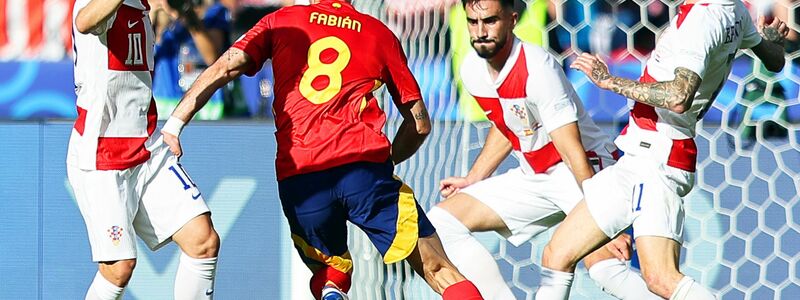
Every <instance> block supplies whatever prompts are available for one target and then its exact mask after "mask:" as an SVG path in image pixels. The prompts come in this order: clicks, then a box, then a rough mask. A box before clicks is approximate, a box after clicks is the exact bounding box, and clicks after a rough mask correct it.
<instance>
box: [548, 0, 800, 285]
mask: <svg viewBox="0 0 800 300" xmlns="http://www.w3.org/2000/svg"><path fill="white" fill-rule="evenodd" d="M759 32H760V35H759ZM787 33H788V28H787V27H786V25H785V24H783V22H781V21H780V20H778V19H775V20H774V21H772V22H771V24H769V25H766V24H765V21H764V19H763V17H762V18H759V26H758V29H756V27H755V26H754V25H753V22H752V20H751V19H750V15H749V14H748V13H747V10H746V9H745V7H744V5H743V4H742V3H741V2H740V1H738V0H701V1H696V0H689V1H686V2H685V4H683V5H681V6H680V7H679V12H678V14H677V16H676V17H674V18H673V19H672V21H671V22H670V24H669V26H668V27H667V29H665V30H664V32H663V33H662V34H661V37H660V38H659V40H658V43H657V44H656V49H655V50H654V51H653V53H652V55H651V56H650V58H649V59H648V60H647V63H646V65H645V67H644V71H643V72H642V76H641V78H639V81H638V82H636V81H633V80H629V79H625V78H620V77H614V76H611V75H610V74H609V73H608V68H607V67H606V65H605V63H604V62H603V61H602V60H601V59H600V58H599V57H597V56H593V55H590V54H582V55H581V56H580V57H579V58H578V59H577V60H576V61H575V62H574V63H573V64H572V66H571V67H573V68H576V69H578V70H581V71H582V72H584V73H586V75H587V76H589V78H590V79H591V80H592V82H594V83H595V84H596V85H597V86H599V87H600V88H603V89H607V90H611V91H614V92H615V93H618V94H620V95H623V96H625V97H627V98H628V99H630V100H633V108H632V109H631V113H630V122H629V123H628V127H627V128H626V129H623V130H622V133H621V135H620V136H619V137H618V138H617V140H616V143H617V145H618V146H619V147H620V149H622V150H623V151H625V156H623V157H622V158H621V159H620V160H619V162H618V163H616V164H615V165H613V166H611V167H608V168H606V169H605V170H603V171H600V172H599V173H598V174H597V175H595V176H594V177H592V178H591V179H589V180H587V181H586V182H584V184H583V188H584V194H585V199H584V201H581V203H580V204H578V206H577V207H575V209H574V210H573V211H572V213H571V214H570V215H568V216H567V218H566V220H565V221H564V222H563V223H562V224H561V226H559V227H558V229H557V230H556V233H555V235H554V236H553V238H552V239H551V240H550V243H549V244H548V245H547V247H545V249H544V259H543V265H544V267H543V268H542V272H543V273H545V274H557V277H556V278H557V280H553V281H550V282H548V283H547V284H546V285H545V284H543V285H542V287H540V288H539V291H538V292H537V294H536V298H537V299H539V300H549V299H567V297H568V296H569V288H570V280H571V279H572V276H573V274H572V272H573V270H574V268H575V263H577V262H578V260H580V259H581V258H582V257H583V256H584V255H586V254H587V253H590V252H591V251H592V250H593V249H595V248H597V247H599V246H600V245H602V244H603V243H605V241H608V239H609V238H610V237H614V236H616V235H617V234H618V233H619V232H620V231H622V230H623V229H625V228H627V227H628V226H630V225H631V224H633V228H634V231H633V232H634V235H635V236H634V238H635V239H636V245H637V249H638V253H639V262H640V264H641V269H642V274H643V276H644V279H645V282H647V287H648V288H649V289H650V290H651V291H653V293H655V294H657V295H659V296H661V297H663V298H669V299H677V300H682V299H692V300H694V299H714V295H713V294H712V293H711V291H709V290H708V289H706V288H705V287H703V286H701V285H699V284H697V283H696V282H694V280H692V279H691V278H690V277H688V276H685V275H683V274H681V273H680V272H679V271H678V263H679V255H680V248H681V247H680V245H681V242H682V241H683V218H684V213H683V200H682V199H681V197H683V196H685V195H686V194H688V193H689V191H691V189H692V187H693V186H694V176H695V174H694V172H695V166H696V164H697V162H696V159H697V147H696V145H695V143H694V136H695V126H696V125H697V122H698V121H699V120H700V119H701V118H702V117H703V114H705V113H706V112H707V111H708V109H709V108H710V107H711V103H712V102H713V101H714V98H715V97H716V95H717V93H718V92H719V91H720V90H721V89H722V86H723V85H724V84H725V81H726V79H727V77H728V74H729V73H730V71H731V64H732V62H733V59H734V57H736V52H737V51H739V49H747V48H749V49H751V50H752V51H753V53H755V54H756V55H757V56H758V57H759V58H760V59H761V60H762V61H763V62H764V65H765V66H766V67H767V69H768V70H771V71H773V72H776V71H780V70H781V69H782V68H783V65H784V57H783V55H784V53H783V47H782V43H783V39H784V37H785V36H786V34H787Z"/></svg>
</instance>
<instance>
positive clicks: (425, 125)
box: [417, 121, 431, 136]
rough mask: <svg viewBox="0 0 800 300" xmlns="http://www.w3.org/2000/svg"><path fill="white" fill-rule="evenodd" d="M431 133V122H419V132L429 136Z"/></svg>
mask: <svg viewBox="0 0 800 300" xmlns="http://www.w3.org/2000/svg"><path fill="white" fill-rule="evenodd" d="M430 133H431V122H430V121H428V122H417V134H418V135H421V136H427V135H428V134H430Z"/></svg>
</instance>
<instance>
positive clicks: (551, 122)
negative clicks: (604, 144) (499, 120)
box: [527, 54, 580, 133]
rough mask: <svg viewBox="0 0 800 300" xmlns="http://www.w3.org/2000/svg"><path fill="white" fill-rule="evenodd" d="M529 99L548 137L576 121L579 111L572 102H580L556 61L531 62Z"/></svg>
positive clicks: (548, 58) (550, 57)
mask: <svg viewBox="0 0 800 300" xmlns="http://www.w3.org/2000/svg"><path fill="white" fill-rule="evenodd" d="M528 68H529V70H531V71H530V73H531V76H530V78H529V79H528V87H527V88H528V95H530V96H528V99H527V101H533V104H534V105H535V106H536V107H537V108H538V110H539V117H540V118H541V122H542V126H543V127H544V129H545V130H546V131H547V133H550V132H552V131H553V130H556V129H558V128H560V127H562V126H564V125H567V124H569V123H572V122H576V121H578V110H577V108H576V107H575V102H574V101H580V99H578V97H577V95H576V94H575V92H574V91H573V90H572V85H571V84H570V82H569V80H567V76H566V75H564V71H563V70H562V69H561V65H559V64H558V63H557V62H556V60H555V59H554V58H553V57H552V56H550V55H549V54H545V59H544V62H543V63H542V62H541V61H540V62H536V61H530V62H529V63H528Z"/></svg>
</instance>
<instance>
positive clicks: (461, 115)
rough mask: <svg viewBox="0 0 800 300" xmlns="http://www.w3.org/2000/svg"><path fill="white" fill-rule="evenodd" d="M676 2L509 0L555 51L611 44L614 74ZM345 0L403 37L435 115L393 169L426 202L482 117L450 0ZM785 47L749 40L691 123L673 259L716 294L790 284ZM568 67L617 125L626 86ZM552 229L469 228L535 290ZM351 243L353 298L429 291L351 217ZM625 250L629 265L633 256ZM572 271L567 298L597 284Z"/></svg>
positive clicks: (625, 71)
mask: <svg viewBox="0 0 800 300" xmlns="http://www.w3.org/2000/svg"><path fill="white" fill-rule="evenodd" d="M681 2H682V1H666V0H665V1H656V0H649V1H648V0H641V1H640V0H635V1H631V0H606V1H592V0H586V1H575V0H568V1H564V0H551V1H550V3H548V2H547V0H532V1H526V2H524V3H523V2H520V3H519V4H518V5H517V6H518V9H519V10H520V11H521V12H522V20H521V21H520V25H518V28H517V30H516V33H517V34H518V35H519V36H522V37H523V38H524V39H526V40H528V41H530V42H533V43H538V44H541V45H542V46H543V47H545V48H546V49H548V50H549V51H550V53H552V54H553V55H554V56H555V57H556V58H558V59H559V60H560V61H561V63H562V64H564V65H566V64H568V63H569V62H570V61H571V59H572V58H574V55H575V53H577V52H583V51H591V52H593V53H600V54H602V55H604V56H606V57H608V61H609V65H610V67H611V72H612V73H614V74H615V75H619V76H625V77H628V78H638V75H639V73H640V72H641V65H642V63H643V62H644V61H645V60H646V58H647V56H648V54H649V52H650V51H651V50H652V49H653V47H654V45H655V41H656V39H657V36H658V34H659V33H660V32H661V31H662V30H663V29H664V28H665V26H666V25H667V24H668V21H669V19H670V18H671V17H672V16H673V15H674V14H675V13H676V12H677V6H678V5H680V4H681ZM785 2H786V3H790V2H791V1H785ZM354 4H355V6H356V8H357V9H359V10H360V11H362V12H366V13H369V14H371V15H373V16H375V17H376V18H378V19H380V20H381V21H383V22H385V23H386V24H387V25H388V26H389V27H390V28H391V29H392V30H393V31H394V32H395V34H396V35H397V36H398V37H399V38H400V41H401V43H402V45H403V47H404V49H405V51H406V54H407V56H408V59H409V66H410V67H411V69H412V71H413V72H414V74H415V76H416V78H417V80H418V82H419V84H420V86H421V88H422V91H423V97H424V98H425V101H426V103H427V105H428V109H429V111H430V113H431V117H432V119H433V120H434V124H433V131H432V132H431V134H430V136H429V137H428V139H427V142H426V143H425V144H424V145H423V147H422V148H421V149H420V150H419V152H418V153H417V154H416V155H415V156H414V157H413V158H411V159H410V160H409V161H407V162H404V163H402V164H400V165H399V166H398V167H397V171H396V172H397V174H398V175H399V176H400V177H401V178H403V180H404V181H406V182H407V183H408V184H409V185H410V186H411V187H412V188H413V189H414V190H415V193H416V196H417V198H418V200H419V202H420V204H421V205H422V206H423V207H424V208H425V209H428V208H430V207H431V206H432V205H434V204H435V203H437V202H438V201H440V200H441V198H440V196H439V194H438V181H439V180H441V179H442V178H445V177H447V176H453V175H464V174H466V171H467V170H468V168H469V166H470V165H471V163H472V161H473V160H474V159H475V157H476V156H477V154H478V152H479V151H480V149H481V146H482V143H483V140H484V138H485V135H486V132H487V128H488V124H486V123H485V122H482V121H481V114H480V112H479V111H476V107H475V105H474V103H471V102H470V101H471V100H470V99H469V97H466V96H465V95H464V94H463V93H462V92H461V91H460V90H459V86H458V83H457V82H458V81H457V78H455V77H456V76H454V75H453V74H457V73H456V72H454V65H455V66H456V67H457V66H458V60H459V57H461V55H463V51H471V50H472V49H471V48H469V44H468V42H467V40H466V39H467V33H466V25H465V23H464V21H463V12H462V11H461V10H460V7H461V5H460V1H453V0H425V1H416V0H407V1H372V0H360V1H359V0H356V1H354ZM778 5H779V6H780V5H782V4H781V3H778ZM780 7H782V8H783V9H782V12H779V11H780V9H776V11H775V14H776V15H779V16H783V18H784V20H786V21H787V23H788V24H789V26H790V27H791V28H793V29H794V30H800V26H798V25H797V22H796V21H795V16H796V11H798V4H797V3H795V4H786V5H785V6H780ZM795 38H796V37H795ZM795 43H796V42H795ZM795 49H797V48H796V46H794V45H793V43H792V42H790V43H789V46H788V50H787V65H786V67H785V69H784V72H782V73H780V74H770V73H767V72H765V71H763V70H762V67H761V66H760V63H759V62H758V61H757V60H755V59H753V57H754V56H753V55H752V53H750V52H749V51H745V52H742V53H741V54H740V55H739V56H738V57H737V58H736V60H735V63H734V70H733V72H732V74H731V76H730V77H729V80H728V82H727V84H726V85H725V88H724V89H723V91H722V93H720V96H719V97H718V98H717V100H716V102H715V103H714V104H713V106H712V108H711V111H710V112H709V113H707V114H706V117H705V119H704V121H702V122H700V124H699V125H698V130H697V132H698V134H697V138H696V140H697V144H698V148H699V152H700V153H699V155H698V171H697V181H696V182H697V183H696V187H695V188H694V190H693V192H692V193H691V194H690V195H688V196H687V197H685V199H684V201H685V208H686V219H685V233H686V235H685V237H686V241H685V243H684V245H683V246H684V247H683V251H682V252H683V253H682V256H681V270H682V271H683V272H684V273H686V274H688V275H690V276H692V277H693V278H695V279H696V280H698V281H699V282H700V283H702V284H703V285H705V286H708V287H711V288H713V289H714V290H715V291H717V292H718V294H719V297H720V299H789V298H796V297H800V279H798V277H800V267H798V266H797V262H798V258H799V257H800V255H798V253H800V224H798V223H800V206H799V205H797V204H798V203H797V202H798V200H799V199H800V196H798V194H800V175H798V173H799V172H800V154H799V153H800V145H798V138H799V137H800V131H799V130H798V125H797V124H798V123H797V122H798V120H799V119H800V103H798V97H797V96H798V87H799V86H798V84H799V83H800V78H799V77H798V75H800V74H798V73H800V72H798V68H797V67H796V66H795V63H796V62H798V57H800V52H796V51H795ZM566 72H567V76H568V77H569V78H570V80H571V81H572V83H573V85H574V86H575V88H576V90H577V91H578V93H579V95H580V96H581V99H582V101H584V104H585V106H586V108H587V110H588V111H589V112H590V114H591V115H592V117H593V118H594V120H595V122H597V123H598V124H599V125H601V127H603V128H605V129H606V130H607V131H608V133H609V135H610V136H612V137H615V136H616V135H617V134H618V132H619V129H620V128H621V126H623V125H624V124H623V122H626V121H627V114H628V109H627V107H626V102H625V100H624V99H622V98H621V97H620V96H618V95H615V94H611V93H608V92H601V91H599V90H597V89H596V87H594V86H593V85H592V84H591V83H590V82H587V81H586V79H585V78H584V76H583V75H582V74H579V73H576V72H574V71H571V70H566ZM380 96H381V97H382V98H383V99H384V109H385V110H386V111H387V114H388V120H389V121H388V124H387V127H386V130H387V133H388V135H389V136H393V135H394V133H395V129H396V128H397V127H398V126H399V124H400V121H401V117H400V116H399V114H398V113H397V111H396V110H395V109H394V108H393V105H392V104H391V100H390V99H389V97H388V95H386V93H385V92H382V93H381V95H380ZM515 165H516V163H515V162H514V161H512V160H507V161H506V162H504V164H503V166H502V167H501V168H500V170H498V171H499V172H502V171H504V170H506V169H508V168H510V167H514V166H515ZM551 234H552V230H551V231H548V232H546V233H545V234H542V235H540V236H538V237H536V238H535V239H533V240H532V241H531V242H529V243H526V244H524V245H522V246H520V247H514V246H512V245H510V244H509V243H507V242H505V240H502V239H501V238H500V237H499V236H498V235H496V234H494V233H483V234H478V235H477V236H478V238H479V240H481V241H482V243H484V245H485V246H486V247H487V248H488V249H489V250H490V252H492V253H493V254H494V257H495V259H496V261H497V263H498V265H499V266H500V269H501V271H502V273H503V275H504V277H505V280H506V282H507V283H508V284H509V285H510V286H511V287H512V289H513V291H514V294H515V295H516V296H517V298H518V299H533V295H534V293H535V291H536V287H537V285H538V283H539V262H540V260H541V252H542V248H543V246H544V245H545V244H546V242H547V240H548V239H549V237H550V236H551ZM350 245H351V251H352V256H353V260H354V264H355V272H354V280H353V282H354V284H353V288H352V290H351V291H350V296H351V298H352V299H358V300H362V299H364V300H366V299H437V298H438V296H436V295H435V294H434V293H432V292H431V291H430V289H429V288H428V287H427V285H426V284H425V282H424V280H422V279H421V278H419V277H418V276H417V275H416V274H414V272H413V270H411V268H410V267H409V266H408V265H407V264H405V263H399V264H394V265H388V266H385V265H383V263H382V261H381V259H380V255H379V254H378V252H377V251H376V250H375V249H374V248H373V247H372V245H371V244H370V242H369V240H368V239H367V238H366V237H365V236H364V235H363V234H362V233H361V232H360V231H359V230H357V229H352V230H351V231H350ZM631 264H633V265H634V267H636V266H637V265H638V262H637V261H635V260H634V261H633V262H631ZM577 272H578V274H577V275H576V282H575V284H574V285H573V292H572V298H573V299H606V298H608V296H606V295H605V294H603V293H602V292H601V291H600V290H599V288H597V286H596V285H595V284H594V283H593V282H592V281H591V280H590V279H589V277H588V274H587V273H586V271H585V269H583V268H579V269H578V271H577Z"/></svg>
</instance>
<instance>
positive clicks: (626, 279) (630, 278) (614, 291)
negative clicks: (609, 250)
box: [589, 258, 662, 300]
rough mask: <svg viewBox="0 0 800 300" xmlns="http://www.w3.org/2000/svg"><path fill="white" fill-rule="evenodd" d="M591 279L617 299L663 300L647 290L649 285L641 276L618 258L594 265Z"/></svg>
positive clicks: (590, 273) (591, 270) (590, 274)
mask: <svg viewBox="0 0 800 300" xmlns="http://www.w3.org/2000/svg"><path fill="white" fill-rule="evenodd" d="M589 277H591V278H592V279H594V282H595V283H597V285H598V286H600V288H601V289H603V291H604V292H606V293H608V294H609V295H611V296H614V297H616V298H617V299H623V300H626V299H662V298H661V297H659V296H658V295H656V294H653V292H651V291H650V290H648V289H647V284H645V282H644V279H642V276H641V275H639V274H638V273H636V272H634V271H633V270H631V269H630V268H628V265H626V264H625V262H623V261H620V260H618V259H616V258H611V259H606V260H603V261H599V262H597V263H596V264H594V265H592V267H591V268H590V269H589Z"/></svg>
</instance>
